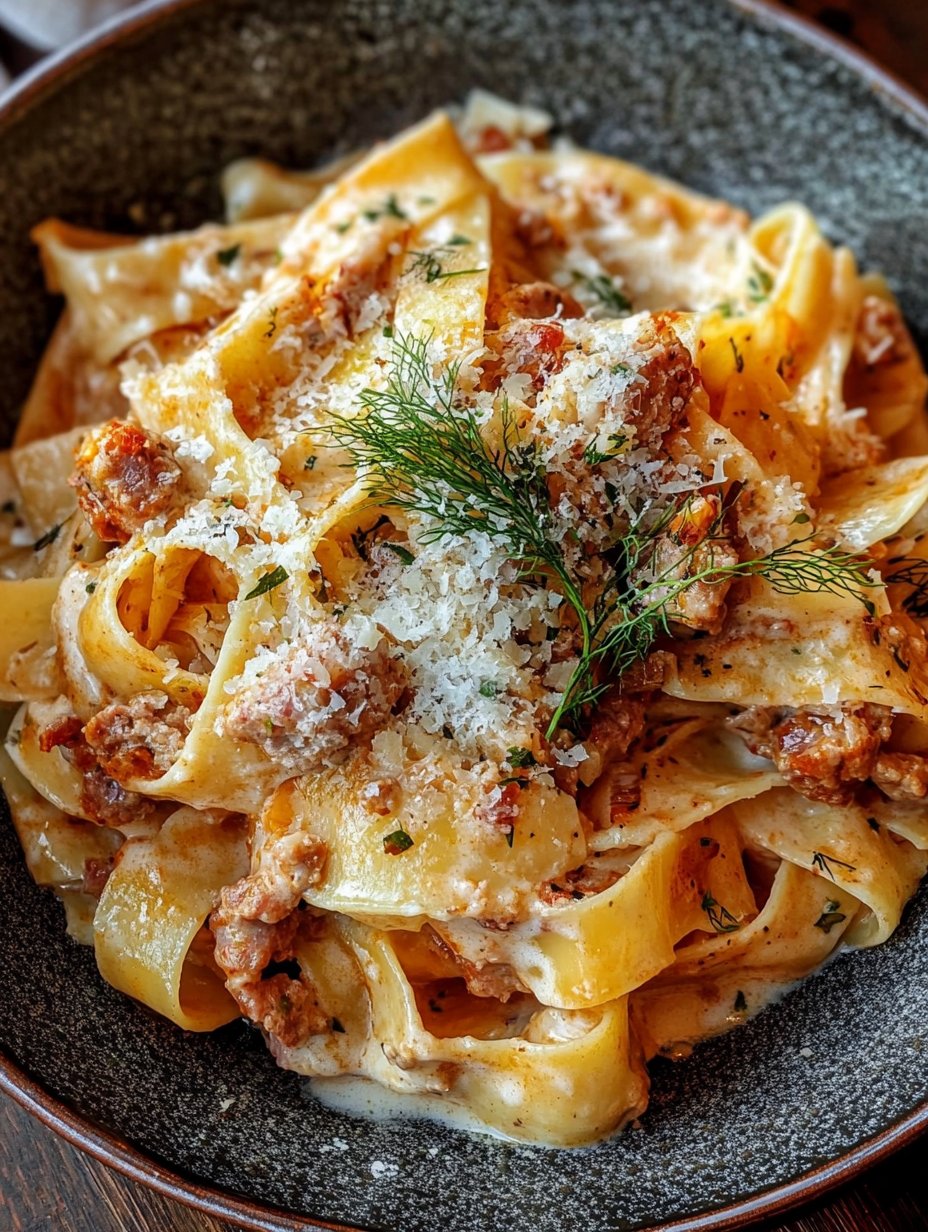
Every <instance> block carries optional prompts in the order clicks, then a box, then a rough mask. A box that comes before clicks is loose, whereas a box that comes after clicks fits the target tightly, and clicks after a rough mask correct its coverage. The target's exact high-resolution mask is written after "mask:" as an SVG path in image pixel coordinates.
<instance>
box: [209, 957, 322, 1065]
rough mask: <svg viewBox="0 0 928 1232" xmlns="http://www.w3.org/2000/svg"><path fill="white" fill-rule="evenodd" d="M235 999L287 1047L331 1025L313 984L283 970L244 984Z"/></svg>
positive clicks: (243, 1009) (247, 1013)
mask: <svg viewBox="0 0 928 1232" xmlns="http://www.w3.org/2000/svg"><path fill="white" fill-rule="evenodd" d="M227 987H228V985H227ZM236 1000H237V1001H238V1004H239V1006H240V1007H241V1010H242V1012H243V1013H244V1014H245V1016H246V1018H250V1019H251V1021H252V1022H256V1023H258V1024H259V1025H260V1026H262V1027H263V1028H264V1029H265V1031H267V1032H268V1034H269V1035H273V1036H275V1037H276V1038H277V1039H279V1040H280V1042H281V1043H282V1044H283V1045H284V1047H285V1048H296V1047H298V1045H300V1044H302V1043H303V1042H304V1040H306V1039H307V1038H308V1037H309V1036H310V1035H321V1034H322V1033H323V1032H325V1031H328V1029H329V1019H328V1018H327V1016H326V1015H325V1014H323V1012H322V1010H321V1009H320V1008H319V999H318V997H317V996H316V993H315V990H314V989H313V987H312V986H311V985H310V984H307V983H304V982H303V981H302V980H294V979H291V978H290V976H289V975H286V974H284V973H283V972H279V973H278V974H277V975H272V976H271V977H270V979H267V980H261V981H260V982H259V983H257V984H249V985H247V986H245V987H243V988H241V989H240V990H239V992H238V995H237V996H236Z"/></svg>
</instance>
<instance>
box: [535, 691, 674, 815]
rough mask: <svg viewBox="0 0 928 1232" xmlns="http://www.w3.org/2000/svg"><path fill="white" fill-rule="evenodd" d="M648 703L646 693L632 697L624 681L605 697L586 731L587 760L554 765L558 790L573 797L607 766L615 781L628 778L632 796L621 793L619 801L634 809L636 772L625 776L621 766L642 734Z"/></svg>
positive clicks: (637, 788) (637, 789)
mask: <svg viewBox="0 0 928 1232" xmlns="http://www.w3.org/2000/svg"><path fill="white" fill-rule="evenodd" d="M649 701H650V694H649V693H638V694H635V693H633V692H632V691H631V690H630V689H629V688H628V687H627V685H626V682H625V681H623V682H622V684H621V685H616V686H615V687H614V688H612V689H610V690H609V692H608V693H606V694H604V695H603V697H602V700H601V701H600V702H599V704H598V705H597V707H596V709H595V710H594V711H593V716H592V718H591V720H590V726H589V732H588V734H587V736H586V738H585V739H584V741H583V747H584V748H585V749H586V753H587V756H586V760H585V761H582V762H580V763H579V765H577V766H557V767H556V768H555V770H554V781H555V783H556V784H557V786H558V787H559V789H560V790H561V791H564V792H567V794H568V795H571V796H575V795H576V794H577V791H578V790H579V787H580V784H581V783H582V784H584V785H585V786H589V785H590V784H591V783H594V782H596V781H597V780H598V779H599V778H600V776H601V775H602V773H603V771H604V770H605V769H606V768H607V767H608V768H609V769H610V774H611V775H612V777H613V779H615V780H616V782H618V780H619V779H620V778H621V779H622V781H623V782H624V781H625V778H626V777H627V778H628V779H629V783H630V792H631V794H629V791H625V790H623V791H622V793H621V794H622V799H623V801H625V803H632V802H633V803H634V804H635V807H637V804H638V801H639V800H640V798H641V784H640V782H639V780H638V772H637V770H635V769H634V768H633V767H631V766H629V767H628V773H627V775H626V774H625V773H624V770H623V767H624V766H625V761H624V759H625V758H626V757H627V755H628V751H629V749H630V748H631V747H632V745H633V744H634V743H635V742H636V741H637V740H638V739H640V737H641V734H642V732H643V731H644V718H645V710H646V708H647V705H648V702H649ZM616 790H617V791H618V788H616Z"/></svg>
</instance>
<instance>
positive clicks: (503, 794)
mask: <svg viewBox="0 0 928 1232" xmlns="http://www.w3.org/2000/svg"><path fill="white" fill-rule="evenodd" d="M523 785H524V784H522V783H520V782H516V781H510V782H508V783H499V784H497V785H496V786H495V787H493V788H492V789H491V790H490V792H489V793H488V795H487V798H486V799H485V800H484V801H483V803H481V804H479V805H478V806H477V808H476V809H475V811H474V815H475V817H476V818H477V820H478V821H483V822H486V823H487V825H490V826H494V827H495V828H496V829H498V830H508V831H511V830H512V827H513V826H514V825H515V822H516V818H517V817H518V816H519V797H520V796H521V795H522V789H523Z"/></svg>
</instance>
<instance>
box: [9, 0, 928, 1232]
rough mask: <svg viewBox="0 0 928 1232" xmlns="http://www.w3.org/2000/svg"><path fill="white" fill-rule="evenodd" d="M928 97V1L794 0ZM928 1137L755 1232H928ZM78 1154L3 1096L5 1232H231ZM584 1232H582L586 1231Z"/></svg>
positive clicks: (797, 6)
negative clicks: (828, 0) (823, 0)
mask: <svg viewBox="0 0 928 1232" xmlns="http://www.w3.org/2000/svg"><path fill="white" fill-rule="evenodd" d="M788 7H790V8H794V9H797V10H799V11H801V12H805V13H807V14H809V15H811V16H812V17H814V18H816V19H817V20H819V21H820V22H822V24H824V25H825V26H828V27H829V28H831V29H832V30H835V31H837V32H838V33H839V34H841V35H843V36H844V37H846V38H849V39H851V40H852V41H855V42H857V43H859V44H860V45H861V46H863V47H864V48H866V49H867V50H868V51H869V52H870V53H871V54H872V55H873V56H875V57H876V58H877V59H878V60H880V61H881V62H882V63H883V64H885V65H887V66H888V67H889V68H891V69H892V70H893V71H894V72H895V73H896V74H897V75H898V76H900V77H902V78H905V79H906V80H908V81H909V82H911V83H912V84H914V85H915V86H917V87H918V88H919V89H920V90H921V91H922V92H923V93H925V94H928V0H835V3H832V4H821V3H820V2H819V0H794V2H793V3H791V4H789V5H788ZM926 1176H928V1137H926V1138H923V1139H922V1140H921V1141H920V1142H916V1143H915V1144H913V1145H912V1146H909V1147H907V1148H906V1149H905V1150H903V1151H900V1152H899V1153H898V1154H896V1155H895V1156H893V1157H892V1158H891V1159H889V1160H887V1161H886V1162H884V1163H883V1164H880V1165H878V1166H877V1167H875V1168H873V1169H871V1170H870V1171H869V1172H867V1173H866V1174H865V1175H864V1176H862V1177H861V1178H860V1179H859V1180H857V1181H854V1182H853V1183H851V1184H849V1185H846V1186H844V1187H843V1188H841V1189H838V1190H835V1191H833V1192H832V1193H831V1194H830V1195H828V1196H827V1197H826V1198H824V1199H821V1200H820V1201H818V1202H815V1203H813V1204H812V1205H810V1206H807V1207H805V1208H803V1209H801V1210H800V1211H799V1212H797V1213H796V1214H795V1215H793V1216H790V1217H788V1218H786V1219H781V1220H774V1221H772V1222H767V1223H765V1224H759V1225H756V1227H755V1228H754V1229H752V1230H751V1232H926V1229H928V1197H926V1194H928V1185H926V1181H925V1178H926ZM232 1227H233V1225H232V1224H229V1223H224V1222H220V1221H218V1220H215V1219H212V1218H210V1217H208V1216H206V1215H201V1214H199V1213H198V1212H196V1211H192V1210H189V1209H188V1208H186V1207H184V1206H181V1205H180V1204H179V1203H176V1202H172V1201H169V1200H168V1199H166V1198H162V1197H161V1196H160V1195H158V1194H155V1193H152V1192H150V1191H149V1190H147V1189H144V1188H142V1187H141V1186H140V1185H137V1184H135V1183H134V1182H132V1181H128V1180H125V1179H124V1178H123V1177H121V1176H119V1175H117V1174H116V1173H114V1172H112V1171H111V1170H110V1169H108V1168H105V1167H104V1166H103V1165H102V1164H98V1163H97V1162H96V1161H95V1160H92V1159H89V1158H88V1157H86V1156H84V1155H83V1154H81V1153H80V1152H79V1151H77V1150H75V1149H74V1148H73V1147H71V1146H68V1145H67V1144H66V1143H64V1142H63V1141H61V1140H60V1139H59V1138H57V1137H56V1136H55V1135H54V1134H53V1133H52V1132H51V1131H50V1130H48V1129H46V1128H45V1127H44V1126H43V1125H40V1124H39V1123H38V1122H37V1121H34V1120H33V1119H32V1118H31V1117H29V1116H27V1115H26V1113H24V1112H23V1111H22V1110H21V1109H20V1108H18V1107H17V1106H16V1105H15V1104H14V1103H13V1102H12V1101H11V1100H9V1099H7V1098H5V1097H3V1096H0V1232H231V1230H232ZM578 1232H582V1230H578Z"/></svg>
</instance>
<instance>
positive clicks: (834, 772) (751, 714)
mask: <svg viewBox="0 0 928 1232" xmlns="http://www.w3.org/2000/svg"><path fill="white" fill-rule="evenodd" d="M891 717H892V712H891V711H890V710H889V709H888V708H887V707H886V706H874V705H871V704H869V703H866V702H844V703H843V704H842V705H840V706H834V707H831V708H827V709H813V708H810V707H804V708H802V709H799V710H793V709H791V708H789V707H772V706H751V707H749V708H748V709H747V710H744V711H742V713H741V714H739V715H736V716H734V717H733V718H731V719H729V720H728V722H729V723H730V725H731V727H732V728H733V729H734V730H735V731H736V732H738V734H739V735H740V736H741V737H742V739H743V740H744V741H745V743H746V744H747V746H748V748H749V749H750V750H751V752H752V753H756V754H757V755H758V756H760V757H767V758H769V759H770V760H771V761H773V762H774V763H775V764H776V767H777V769H778V770H779V771H780V773H781V774H782V775H783V777H784V778H785V779H786V781H787V782H788V783H789V785H790V786H791V787H792V788H794V790H796V791H798V792H799V793H800V794H801V795H804V796H807V797H808V798H809V799H810V800H823V801H825V802H826V803H829V804H846V803H847V802H848V801H849V800H850V799H852V797H853V794H854V791H855V789H856V788H857V787H859V786H860V784H861V783H862V782H864V781H865V780H866V779H868V778H870V776H871V775H872V773H873V771H874V767H875V765H876V763H877V757H878V754H879V752H880V746H881V745H882V743H883V742H884V741H885V740H888V739H889V736H890V732H891V729H892V725H891Z"/></svg>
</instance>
